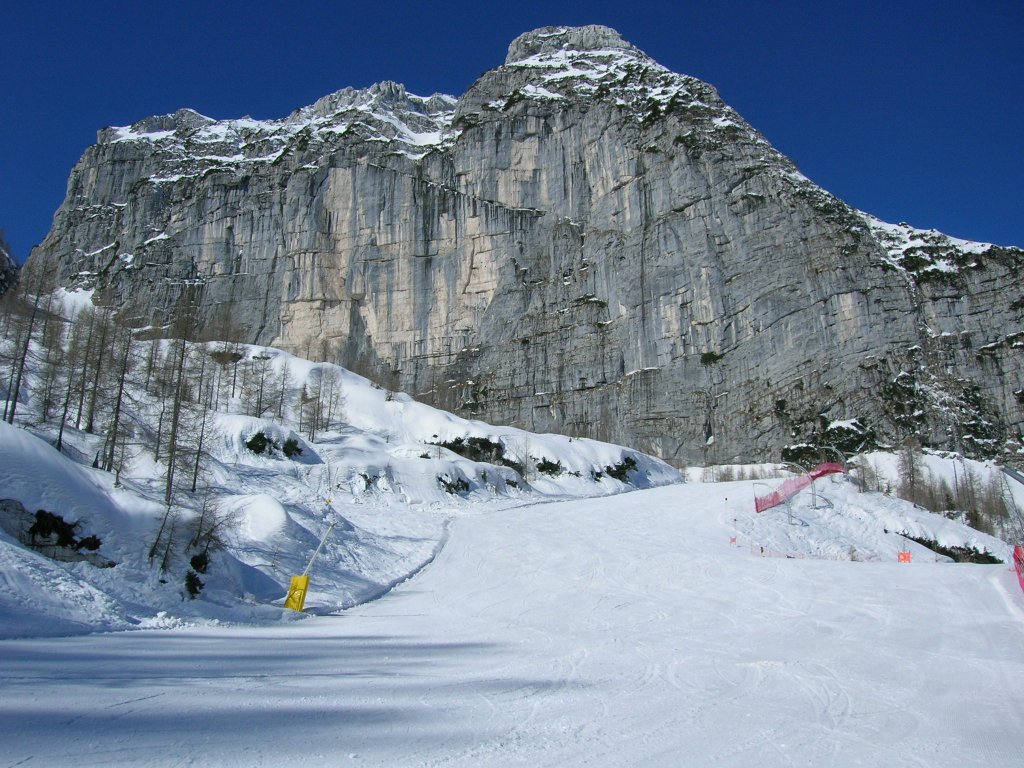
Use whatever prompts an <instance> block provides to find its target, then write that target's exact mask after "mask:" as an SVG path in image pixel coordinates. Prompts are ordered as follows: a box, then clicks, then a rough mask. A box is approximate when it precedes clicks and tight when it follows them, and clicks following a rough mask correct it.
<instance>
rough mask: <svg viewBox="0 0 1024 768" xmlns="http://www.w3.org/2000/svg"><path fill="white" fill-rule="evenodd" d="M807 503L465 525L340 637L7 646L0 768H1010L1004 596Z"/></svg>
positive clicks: (335, 632) (1014, 699)
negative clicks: (834, 532)
mask: <svg viewBox="0 0 1024 768" xmlns="http://www.w3.org/2000/svg"><path fill="white" fill-rule="evenodd" d="M820 491H821V494H822V496H827V497H829V498H830V499H831V501H832V503H833V504H834V507H833V508H832V509H831V510H829V509H824V510H817V511H815V513H814V514H813V515H812V514H811V512H812V511H811V510H805V511H804V512H803V513H802V514H801V515H800V516H802V517H804V518H805V521H804V522H806V523H807V525H801V524H790V523H789V522H787V520H786V516H785V513H782V512H780V513H778V514H775V515H774V516H772V515H770V514H765V515H762V516H755V515H754V513H753V512H752V511H751V509H752V495H753V492H754V484H753V483H750V482H742V483H722V484H714V485H712V484H706V485H705V484H696V483H694V484H685V485H673V486H668V487H661V488H656V489H651V490H647V491H639V492H636V493H630V494H625V495H617V496H612V497H604V498H598V499H586V500H578V499H577V500H563V501H554V502H550V503H539V504H532V505H527V506H522V507H519V508H516V509H489V508H487V507H486V506H483V507H473V506H466V507H463V508H461V509H460V510H459V511H458V512H457V513H456V514H454V515H453V517H452V520H451V524H450V527H449V534H448V537H447V541H446V543H445V546H444V547H443V548H441V549H440V551H439V552H438V553H437V555H436V557H435V559H434V560H433V562H432V563H431V564H430V565H429V566H428V567H426V568H425V569H424V570H423V571H422V572H420V573H419V574H418V575H417V576H416V577H415V578H414V579H411V580H409V581H407V582H405V583H404V584H401V585H399V586H397V587H396V588H395V589H394V590H392V591H391V592H390V593H389V594H388V595H387V596H386V597H384V598H382V599H380V600H377V601H373V602H370V603H367V604H364V605H360V606H358V607H355V608H352V609H350V610H348V611H346V612H344V613H342V614H333V615H323V616H315V617H311V618H309V619H308V620H306V621H303V622H299V623H292V624H285V625H278V626H250V627H238V626H233V627H226V626H203V627H195V626H191V627H189V626H186V627H180V626H178V627H176V626H174V622H173V621H170V620H168V621H167V623H166V624H165V625H164V626H166V627H167V628H166V629H163V630H161V631H153V630H140V631H135V632H115V633H109V634H97V635H89V636H85V637H75V638H50V639H33V640H7V641H3V642H0V660H2V664H0V685H2V687H3V690H4V696H3V697H2V699H0V714H2V716H0V737H2V738H3V741H4V744H5V764H6V765H23V764H24V765H67V764H71V763H74V764H89V765H133V766H170V765H183V764H186V765H190V764H204V765H217V766H264V765H265V766H271V765H273V766H280V765H303V766H337V765H349V764H352V765H367V766H398V765H401V766H483V765H486V766H512V765H531V766H581V765H596V766H623V765H637V766H641V765H642V766H680V765H721V766H754V765H756V766H759V767H760V768H771V767H773V766H793V765H809V766H819V765H820V766H825V765H828V766H863V765H872V766H878V765H904V764H911V765H921V766H975V765H976V766H989V767H991V766H1007V767H1008V766H1017V765H1020V758H1021V747H1020V723H1021V722H1024V690H1022V689H1021V686H1020V685H1019V681H1020V680H1022V679H1024V657H1022V655H1021V647H1024V595H1022V593H1021V591H1020V588H1019V586H1018V585H1017V583H1016V579H1015V576H1014V574H1013V573H1012V572H1011V571H1010V570H1009V569H1008V568H1007V567H1006V566H974V565H949V564H941V563H935V562H929V558H927V557H925V556H920V557H918V556H917V555H918V554H922V555H923V553H921V552H920V551H918V550H915V558H914V561H913V562H912V563H909V564H907V563H897V562H895V552H896V551H897V548H898V547H900V546H902V545H901V544H899V543H898V541H897V540H896V538H895V537H893V536H889V535H887V534H884V533H883V532H882V526H881V524H882V523H883V522H888V517H887V516H890V515H891V516H896V517H901V516H903V515H904V514H905V511H906V507H907V506H908V505H902V506H901V505H900V503H899V502H891V504H890V505H889V508H888V511H887V512H886V513H885V514H883V515H880V516H875V515H873V514H872V513H871V510H872V509H873V508H874V507H875V502H876V501H877V499H878V498H880V497H877V496H873V495H871V494H865V495H857V494H855V493H854V492H853V490H852V488H851V487H850V486H849V485H846V484H843V483H841V482H836V483H832V482H827V481H826V482H825V483H823V484H822V486H821V488H820ZM853 507H858V508H860V509H861V513H860V514H858V515H850V514H849V512H850V511H851V509H852V508H853ZM261 508H264V507H261ZM264 509H265V508H264ZM921 514H922V515H923V514H924V513H921ZM931 517H934V516H931ZM840 521H841V522H840ZM838 525H842V526H845V527H846V529H847V530H848V531H849V533H850V535H851V536H853V535H855V536H856V537H857V542H858V546H859V547H861V548H862V551H863V553H864V554H865V555H872V556H877V558H878V560H877V561H868V562H851V561H845V562H840V561H835V560H831V559H828V557H827V555H828V554H829V553H828V552H823V551H820V549H819V546H818V544H817V543H816V540H815V539H816V536H819V535H821V536H823V534H824V531H825V529H826V528H828V527H829V526H838ZM732 537H736V543H735V544H733V543H732ZM823 538H824V539H828V538H830V537H828V536H823ZM766 541H767V542H768V543H770V544H771V545H772V546H773V547H780V548H782V549H788V550H791V551H792V553H793V554H803V555H805V557H799V558H792V559H790V558H787V557H761V556H759V554H760V553H759V552H758V550H757V547H759V546H760V543H762V542H766ZM814 553H817V554H819V555H821V556H820V557H810V555H811V554H814ZM779 554H781V552H780V553H779Z"/></svg>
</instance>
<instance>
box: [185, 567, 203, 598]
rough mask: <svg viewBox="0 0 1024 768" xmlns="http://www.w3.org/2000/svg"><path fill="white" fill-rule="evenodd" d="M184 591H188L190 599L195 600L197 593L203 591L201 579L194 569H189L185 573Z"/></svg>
mask: <svg viewBox="0 0 1024 768" xmlns="http://www.w3.org/2000/svg"><path fill="white" fill-rule="evenodd" d="M185 591H186V592H188V596H189V598H191V599H192V600H195V599H196V598H197V597H198V596H199V593H200V592H202V591H203V580H202V579H200V578H199V575H198V574H197V573H196V572H195V571H189V572H188V573H186V574H185Z"/></svg>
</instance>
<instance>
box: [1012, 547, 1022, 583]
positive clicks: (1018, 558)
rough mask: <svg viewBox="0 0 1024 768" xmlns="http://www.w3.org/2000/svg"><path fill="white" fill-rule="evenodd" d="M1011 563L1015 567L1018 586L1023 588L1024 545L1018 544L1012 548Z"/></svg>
mask: <svg viewBox="0 0 1024 768" xmlns="http://www.w3.org/2000/svg"><path fill="white" fill-rule="evenodd" d="M1013 564H1014V566H1015V567H1016V568H1017V581H1019V582H1020V588H1021V589H1024V546H1021V545H1020V544H1018V545H1017V546H1016V547H1014V548H1013Z"/></svg>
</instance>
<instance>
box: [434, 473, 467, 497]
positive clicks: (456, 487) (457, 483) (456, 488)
mask: <svg viewBox="0 0 1024 768" xmlns="http://www.w3.org/2000/svg"><path fill="white" fill-rule="evenodd" d="M437 482H439V483H440V484H441V487H442V488H444V489H445V491H446V492H447V493H450V494H452V495H453V496H454V495H456V494H460V493H466V492H467V491H469V483H467V482H466V481H465V480H464V479H463V478H461V477H458V478H456V479H455V480H452V479H451V478H449V477H448V476H447V475H438V476H437Z"/></svg>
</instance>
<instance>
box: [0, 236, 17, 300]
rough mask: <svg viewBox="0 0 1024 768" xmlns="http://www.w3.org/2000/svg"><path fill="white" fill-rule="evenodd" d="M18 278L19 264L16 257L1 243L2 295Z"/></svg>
mask: <svg viewBox="0 0 1024 768" xmlns="http://www.w3.org/2000/svg"><path fill="white" fill-rule="evenodd" d="M17 280H18V265H17V264H15V263H14V258H13V257H12V256H11V254H9V253H8V252H7V251H6V250H4V248H3V246H2V245H0V296H3V295H4V294H5V293H6V292H7V289H8V288H10V287H12V286H13V285H14V284H15V283H16V282H17Z"/></svg>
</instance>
